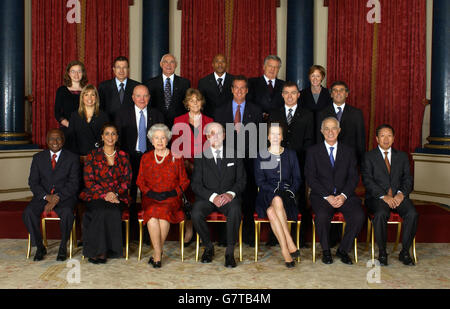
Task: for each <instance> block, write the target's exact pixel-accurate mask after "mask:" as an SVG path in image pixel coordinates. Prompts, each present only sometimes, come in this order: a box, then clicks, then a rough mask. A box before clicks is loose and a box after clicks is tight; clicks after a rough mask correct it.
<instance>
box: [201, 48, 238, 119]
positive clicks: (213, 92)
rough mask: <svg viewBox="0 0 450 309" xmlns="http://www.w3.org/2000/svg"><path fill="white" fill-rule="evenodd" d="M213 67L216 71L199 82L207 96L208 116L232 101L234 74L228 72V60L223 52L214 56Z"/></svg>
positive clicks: (205, 109) (204, 94) (205, 112)
mask: <svg viewBox="0 0 450 309" xmlns="http://www.w3.org/2000/svg"><path fill="white" fill-rule="evenodd" d="M212 67H213V69H214V72H213V73H211V74H209V75H207V76H205V77H203V78H202V79H200V81H199V82H198V90H200V92H201V93H202V94H203V96H204V97H205V101H206V103H205V106H204V109H203V113H204V114H205V115H206V116H209V117H214V112H215V110H216V109H217V108H218V107H220V106H223V105H225V104H226V103H228V102H229V101H231V99H232V98H233V94H232V93H231V82H232V81H233V76H232V75H231V74H229V73H227V72H226V70H227V60H226V59H225V56H224V55H222V54H218V55H216V56H215V57H214V59H213V63H212Z"/></svg>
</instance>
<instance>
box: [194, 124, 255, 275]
mask: <svg viewBox="0 0 450 309" xmlns="http://www.w3.org/2000/svg"><path fill="white" fill-rule="evenodd" d="M206 136H207V138H208V141H209V144H210V147H209V148H207V149H205V151H204V152H203V156H202V158H199V159H195V162H194V173H193V175H192V181H191V185H192V190H193V191H194V193H195V203H194V206H193V209H192V222H193V223H194V227H195V229H196V231H197V232H198V234H199V235H200V237H201V239H202V241H203V244H204V245H205V251H204V252H203V255H202V263H210V262H212V259H213V256H214V246H213V244H212V242H211V239H210V235H209V229H208V225H207V223H206V221H205V218H206V217H207V216H208V215H209V214H211V213H212V212H214V211H217V212H220V213H222V214H224V215H225V216H226V217H227V224H226V230H227V249H226V251H225V267H236V261H235V259H234V246H235V244H236V240H237V236H238V232H239V224H240V221H241V215H242V214H241V213H242V212H241V204H242V198H241V195H242V193H243V191H244V188H245V184H246V173H245V168H244V164H243V160H242V159H239V158H237V156H236V152H235V151H234V150H233V149H227V148H226V147H224V145H223V140H224V129H223V127H222V125H220V124H219V123H216V122H212V123H210V124H208V126H207V127H206Z"/></svg>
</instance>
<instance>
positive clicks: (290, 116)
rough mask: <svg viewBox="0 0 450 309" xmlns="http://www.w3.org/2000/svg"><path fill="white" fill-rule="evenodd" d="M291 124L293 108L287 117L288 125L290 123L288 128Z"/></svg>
mask: <svg viewBox="0 0 450 309" xmlns="http://www.w3.org/2000/svg"><path fill="white" fill-rule="evenodd" d="M291 122H292V108H290V109H289V113H288V115H287V123H288V126H290V125H291Z"/></svg>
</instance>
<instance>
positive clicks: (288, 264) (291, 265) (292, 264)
mask: <svg viewBox="0 0 450 309" xmlns="http://www.w3.org/2000/svg"><path fill="white" fill-rule="evenodd" d="M285 264H286V267H287V268H293V267H295V261H292V262H285Z"/></svg>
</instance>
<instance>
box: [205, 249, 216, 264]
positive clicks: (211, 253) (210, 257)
mask: <svg viewBox="0 0 450 309" xmlns="http://www.w3.org/2000/svg"><path fill="white" fill-rule="evenodd" d="M213 256H214V247H212V248H205V251H203V255H202V263H211V262H212V260H213Z"/></svg>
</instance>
